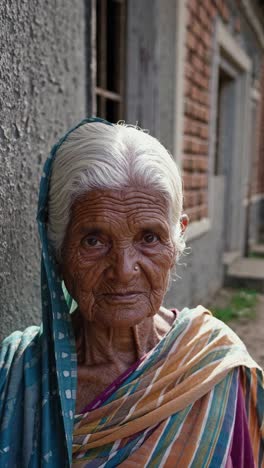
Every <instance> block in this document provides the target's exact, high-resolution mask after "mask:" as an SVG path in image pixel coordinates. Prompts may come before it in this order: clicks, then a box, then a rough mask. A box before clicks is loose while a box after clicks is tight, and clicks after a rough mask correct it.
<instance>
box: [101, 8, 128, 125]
mask: <svg viewBox="0 0 264 468" xmlns="http://www.w3.org/2000/svg"><path fill="white" fill-rule="evenodd" d="M125 42H126V1H125V0H97V2H96V56H97V61H96V63H97V71H96V89H95V92H96V105H97V115H98V116H99V117H102V118H105V119H107V120H109V121H111V122H117V121H118V120H123V119H124V118H125V102H124V93H125V46H126V44H125Z"/></svg>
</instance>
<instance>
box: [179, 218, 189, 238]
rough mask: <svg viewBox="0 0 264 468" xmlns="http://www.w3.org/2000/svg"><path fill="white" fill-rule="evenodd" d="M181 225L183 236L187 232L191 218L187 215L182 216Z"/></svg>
mask: <svg viewBox="0 0 264 468" xmlns="http://www.w3.org/2000/svg"><path fill="white" fill-rule="evenodd" d="M180 223H181V231H182V234H183V233H184V232H185V230H186V228H187V226H188V224H189V216H188V215H187V214H186V213H184V214H183V215H181V218H180Z"/></svg>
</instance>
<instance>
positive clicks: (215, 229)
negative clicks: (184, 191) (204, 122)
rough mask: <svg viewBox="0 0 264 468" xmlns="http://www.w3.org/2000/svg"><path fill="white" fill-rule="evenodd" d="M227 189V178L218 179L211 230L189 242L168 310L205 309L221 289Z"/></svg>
mask: <svg viewBox="0 0 264 468" xmlns="http://www.w3.org/2000/svg"><path fill="white" fill-rule="evenodd" d="M224 187H225V185H224V178H223V177H222V176H218V177H215V178H214V190H213V192H212V201H211V203H212V208H213V209H212V219H211V228H210V229H209V230H208V232H206V233H205V234H203V235H202V236H201V237H197V238H195V239H193V240H191V241H190V242H187V248H186V254H185V255H183V256H182V257H181V258H180V261H179V265H177V266H176V275H177V277H176V281H174V282H172V285H171V288H170V290H169V291H168V293H167V295H166V298H165V305H166V306H167V307H177V308H178V309H179V310H181V309H182V308H183V307H186V306H187V307H196V306H197V305H198V304H203V305H206V304H207V303H209V301H210V299H211V298H212V296H213V295H214V294H215V292H216V291H217V290H218V289H219V288H220V287H221V286H222V282H223V273H224V267H223V262H222V255H223V226H224V203H223V198H224V190H225V189H224Z"/></svg>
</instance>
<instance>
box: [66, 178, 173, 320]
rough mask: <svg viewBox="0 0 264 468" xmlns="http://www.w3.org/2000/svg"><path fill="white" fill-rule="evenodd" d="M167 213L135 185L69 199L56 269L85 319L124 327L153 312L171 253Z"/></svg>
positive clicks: (162, 203)
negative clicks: (72, 199) (60, 252)
mask: <svg viewBox="0 0 264 468" xmlns="http://www.w3.org/2000/svg"><path fill="white" fill-rule="evenodd" d="M168 214H169V213H168V206H167V203H166V201H165V199H163V198H161V197H160V196H159V195H155V193H153V192H151V191H150V190H145V189H138V188H135V187H134V188H133V187H129V188H126V189H123V190H110V189H109V190H95V191H92V192H88V193H87V194H85V195H83V196H82V197H80V198H78V199H77V200H76V201H75V202H74V204H73V206H72V211H71V218H70V223H69V226H68V229H67V232H66V237H65V240H64V244H63V249H62V272H63V278H64V281H65V284H66V287H67V289H68V291H69V292H70V294H71V296H72V297H73V298H74V299H75V301H76V302H77V303H78V306H79V310H80V312H81V314H82V316H83V317H84V318H85V319H86V320H88V321H94V322H98V323H100V324H101V325H103V326H107V327H114V326H115V327H118V326H121V327H123V326H128V327H129V326H133V325H135V324H137V323H139V322H140V321H142V320H143V319H144V318H146V317H149V316H153V315H154V314H155V313H156V312H158V310H159V308H160V306H161V303H162V300H163V296H164V294H165V292H166V288H167V285H168V279H169V273H170V270H171V268H172V267H173V265H174V262H175V256H176V252H175V248H174V245H173V242H172V239H171V235H170V227H169V222H168Z"/></svg>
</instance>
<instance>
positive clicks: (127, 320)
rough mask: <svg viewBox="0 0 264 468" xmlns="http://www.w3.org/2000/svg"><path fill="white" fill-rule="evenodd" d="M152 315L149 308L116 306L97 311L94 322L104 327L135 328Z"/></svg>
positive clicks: (129, 305)
mask: <svg viewBox="0 0 264 468" xmlns="http://www.w3.org/2000/svg"><path fill="white" fill-rule="evenodd" d="M152 315H153V314H151V313H150V309H149V308H146V309H142V308H138V307H137V308H135V307H132V304H119V305H117V304H115V305H113V306H110V305H108V307H107V308H106V309H102V308H100V309H99V310H97V311H95V314H94V321H95V322H96V323H98V325H101V326H104V327H111V328H112V327H114V328H118V327H134V326H135V325H138V324H139V323H141V322H142V321H143V320H145V319H146V318H148V317H150V316H152Z"/></svg>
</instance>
